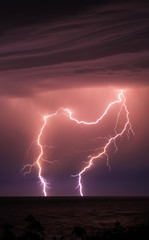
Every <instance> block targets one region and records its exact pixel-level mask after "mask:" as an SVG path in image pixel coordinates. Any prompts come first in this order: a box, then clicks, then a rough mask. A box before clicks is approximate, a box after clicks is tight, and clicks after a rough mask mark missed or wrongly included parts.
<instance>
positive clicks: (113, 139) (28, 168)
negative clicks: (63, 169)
mask: <svg viewBox="0 0 149 240" xmlns="http://www.w3.org/2000/svg"><path fill="white" fill-rule="evenodd" d="M115 104H120V111H119V113H118V115H117V119H116V124H115V128H114V132H115V135H114V136H113V137H110V138H106V140H107V143H106V144H105V146H104V147H103V148H102V149H103V150H102V151H98V153H97V151H96V154H94V155H93V156H92V155H90V156H88V159H89V160H88V162H87V163H86V166H85V167H84V168H82V170H81V171H80V172H79V173H78V174H76V175H73V177H78V186H77V188H79V192H80V195H81V196H83V185H82V181H81V180H82V176H83V174H84V173H85V172H86V171H87V170H88V169H89V168H91V166H92V165H93V163H94V161H95V160H97V159H99V158H101V157H103V156H105V157H106V159H107V166H108V168H109V170H111V167H110V165H109V156H108V153H107V149H108V148H109V146H110V145H111V144H112V143H113V144H114V145H115V148H116V151H117V150H118V148H117V145H116V140H117V139H118V138H119V137H120V136H122V135H123V134H124V132H125V131H127V134H128V136H129V132H130V131H131V132H132V133H133V134H134V131H133V129H132V125H131V123H130V120H129V111H128V109H127V106H126V98H125V96H124V92H123V90H120V93H119V94H118V99H117V100H116V101H113V102H111V103H110V104H109V105H108V107H107V108H106V110H105V112H104V113H103V114H102V115H101V116H100V117H99V118H98V119H97V120H96V121H95V122H86V121H82V120H81V121H79V120H77V119H76V118H74V117H73V116H72V112H71V110H70V109H68V108H63V107H61V108H59V109H58V110H57V111H56V112H55V113H53V114H51V115H47V116H43V120H44V122H43V125H42V127H41V129H40V132H39V135H38V138H37V140H36V143H37V145H38V147H39V150H40V152H39V155H38V158H37V160H36V161H35V162H34V163H33V164H27V165H25V166H24V167H23V169H22V171H24V174H27V173H30V172H31V169H32V167H33V166H34V165H37V167H38V178H39V180H40V183H41V185H42V190H43V194H44V196H47V191H46V190H47V187H48V183H47V182H46V180H45V179H44V177H43V176H42V166H41V161H44V159H43V154H44V146H43V145H42V143H41V137H42V135H43V131H44V129H45V127H46V124H47V120H48V119H49V118H52V117H54V116H57V115H58V114H60V113H65V114H66V116H68V117H69V119H70V120H71V121H74V122H76V123H77V124H84V125H95V124H98V123H99V122H100V121H101V120H102V119H103V118H104V116H105V115H106V114H107V113H108V111H109V109H110V108H111V107H112V106H113V105H115ZM123 110H124V111H125V114H126V122H125V124H124V127H123V128H122V130H121V131H120V132H119V133H118V132H117V126H118V121H119V117H120V114H121V112H122V111H123ZM96 150H101V148H97V149H96Z"/></svg>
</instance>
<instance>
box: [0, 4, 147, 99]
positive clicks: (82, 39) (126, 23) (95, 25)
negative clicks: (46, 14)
mask: <svg viewBox="0 0 149 240" xmlns="http://www.w3.org/2000/svg"><path fill="white" fill-rule="evenodd" d="M148 16H149V14H148V9H147V8H146V6H145V5H144V7H142V6H141V7H140V6H139V4H138V5H136V6H135V9H133V8H130V6H129V5H128V4H125V5H115V6H112V5H111V6H110V5H109V6H108V7H104V6H102V7H100V8H99V9H92V10H90V11H86V12H84V13H82V15H81V14H80V15H79V14H78V15H76V16H71V17H69V19H68V17H67V19H65V18H64V17H63V19H61V20H59V21H58V20H53V21H52V22H49V21H47V22H45V23H42V24H36V25H32V26H31V25H30V26H26V27H24V28H23V29H19V28H16V29H12V30H7V31H6V32H4V33H3V35H2V36H1V38H0V84H1V89H0V94H1V95H3V94H8V95H30V94H32V93H34V92H42V91H45V90H46V91H47V90H51V89H61V88H74V87H83V86H85V87H87V86H98V85H106V86H109V85H118V86H121V85H123V86H125V85H126V86H128V85H130V86H131V85H134V84H135V85H137V84H138V85H142V84H143V85H147V84H148V76H149V61H148V59H149V45H148V35H149V32H148V29H149V23H148V22H149V21H148V18H149V17H148Z"/></svg>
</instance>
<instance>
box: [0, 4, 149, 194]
mask: <svg viewBox="0 0 149 240" xmlns="http://www.w3.org/2000/svg"><path fill="white" fill-rule="evenodd" d="M6 2H7V4H6V5H3V6H1V7H2V8H1V9H2V10H1V11H2V12H0V13H1V17H0V22H1V32H0V110H1V113H0V146H1V147H0V158H1V161H0V196H4V195H7V196H16V195H17V196H20V195H21V196H24V195H29V196H30V195H41V188H40V185H39V184H38V178H37V169H36V168H34V169H33V172H32V173H31V174H30V175H28V176H26V177H24V176H23V175H22V174H21V173H20V169H21V168H22V167H23V165H24V164H25V163H27V162H28V163H32V162H34V161H35V159H36V158H37V152H38V149H37V147H36V146H35V145H33V147H32V149H31V151H30V153H29V154H28V156H26V154H27V149H28V147H29V146H30V144H31V142H32V141H34V140H35V139H36V138H37V135H38V132H39V129H40V127H41V125H42V123H43V122H42V115H44V114H51V113H52V112H55V111H56V110H57V109H58V108H59V107H61V106H64V107H69V108H70V109H71V110H72V111H73V114H74V116H75V117H77V118H79V119H80V120H85V121H94V120H95V119H96V118H97V117H99V116H100V115H101V114H102V113H103V112H104V110H105V108H106V107H107V105H108V104H109V102H110V101H113V100H115V99H116V98H117V90H118V89H120V88H123V89H125V95H126V98H127V106H128V109H129V112H130V120H131V123H132V125H133V128H134V131H135V133H136V135H135V136H134V137H133V136H130V139H129V141H128V140H127V136H126V135H125V136H124V137H123V138H122V139H119V141H118V143H117V144H118V148H119V151H118V152H117V153H114V149H113V147H111V149H109V156H110V165H111V167H112V171H111V172H110V173H109V172H108V168H107V166H106V160H105V159H104V158H103V159H100V160H99V161H97V162H96V164H95V166H93V167H92V169H91V171H88V172H87V173H86V174H85V175H84V177H83V183H84V193H85V195H149V161H148V160H149V154H148V142H149V141H148V122H149V114H148V102H149V80H148V79H149V45H148V42H149V30H148V29H149V4H148V3H146V1H141V2H140V3H139V1H129V2H127V1H125V2H123V3H122V2H121V3H119V2H116V1H114V3H112V2H111V1H110V3H108V1H107V3H102V2H101V4H98V5H97V4H95V5H94V4H93V2H94V1H93V2H92V4H91V3H90V1H87V3H88V4H87V3H86V4H85V3H82V2H83V1H82V2H81V1H80V3H78V1H76V3H74V2H73V1H72V2H73V5H72V6H70V4H67V2H66V1H64V3H63V4H62V3H61V5H57V6H56V5H54V4H53V5H50V4H49V5H46V6H44V4H43V5H42V4H41V2H40V1H37V2H36V7H35V9H34V8H32V7H31V5H29V3H28V1H26V3H25V1H24V2H23V3H22V4H24V8H22V7H21V5H19V4H18V3H17V0H15V1H14V2H15V3H17V4H15V3H14V5H13V4H12V3H10V1H6ZM38 2H39V3H38ZM56 2H57V3H58V1H56ZM81 3H82V4H81ZM40 4H41V7H40ZM22 6H23V5H22ZM43 16H44V17H43ZM116 111H117V109H112V110H111V111H110V113H109V115H108V116H107V118H106V119H105V122H104V121H103V123H102V126H97V127H96V128H93V129H88V128H87V127H81V128H80V127H79V126H75V125H74V124H73V123H71V122H70V121H68V119H67V118H65V117H64V116H61V117H58V118H56V119H54V120H51V121H49V122H48V126H47V128H46V131H45V134H44V138H43V142H44V144H45V145H50V146H52V147H51V148H50V149H46V150H45V155H46V158H47V159H48V160H51V159H54V160H58V161H59V163H55V164H54V165H53V166H51V165H48V164H47V163H44V166H43V171H44V176H45V177H46V179H47V180H48V181H49V182H50V183H51V185H50V187H51V189H49V190H48V195H49V196H51V195H78V190H75V187H76V184H77V181H76V179H74V178H71V177H70V175H71V174H75V173H78V170H79V169H80V166H81V164H82V161H86V159H87V156H88V154H90V152H89V150H90V148H91V149H92V148H94V147H95V146H96V147H97V146H98V144H102V142H101V141H100V143H98V142H97V139H96V138H97V137H99V136H108V135H110V134H112V131H113V127H114V126H113V121H114V120H113V119H114V117H115V116H116V115H115V113H116ZM122 121H123V119H122Z"/></svg>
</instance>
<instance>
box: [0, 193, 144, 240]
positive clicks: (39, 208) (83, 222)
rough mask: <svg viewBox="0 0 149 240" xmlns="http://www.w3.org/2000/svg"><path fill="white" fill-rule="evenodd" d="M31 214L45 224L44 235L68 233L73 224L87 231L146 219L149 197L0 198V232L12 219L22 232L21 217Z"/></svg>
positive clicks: (130, 223)
mask: <svg viewBox="0 0 149 240" xmlns="http://www.w3.org/2000/svg"><path fill="white" fill-rule="evenodd" d="M29 214H32V215H33V216H34V217H35V218H36V219H37V220H39V221H40V222H41V224H42V225H43V226H44V227H45V233H46V236H47V238H51V237H52V236H55V235H57V236H60V235H61V234H64V235H67V234H68V235H69V234H71V232H72V230H73V227H74V226H82V227H83V228H84V229H86V230H87V231H88V232H92V231H94V230H95V229H98V228H109V227H112V226H113V225H114V224H115V222H116V221H118V222H120V223H121V224H122V225H123V226H130V225H132V226H133V225H136V224H140V223H142V222H144V221H147V220H149V197H83V198H81V197H47V198H43V197H21V198H20V197H17V198H6V197H1V198H0V232H1V229H2V226H3V225H4V224H6V223H11V224H13V225H14V226H15V229H14V230H15V232H17V233H18V234H19V233H21V232H23V229H24V227H25V221H24V219H25V218H26V217H27V216H28V215H29Z"/></svg>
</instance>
